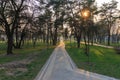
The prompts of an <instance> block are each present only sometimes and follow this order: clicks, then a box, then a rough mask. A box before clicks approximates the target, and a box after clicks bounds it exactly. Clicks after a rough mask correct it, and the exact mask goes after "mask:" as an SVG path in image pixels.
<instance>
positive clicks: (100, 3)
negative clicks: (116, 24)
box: [96, 0, 120, 9]
mask: <svg viewBox="0 0 120 80" xmlns="http://www.w3.org/2000/svg"><path fill="white" fill-rule="evenodd" d="M110 1H111V0H96V2H97V4H98V6H101V5H102V4H103V3H106V2H110ZM116 1H117V2H118V9H120V0H116Z"/></svg>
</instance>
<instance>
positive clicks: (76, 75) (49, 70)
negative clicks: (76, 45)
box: [34, 42, 116, 80]
mask: <svg viewBox="0 0 120 80" xmlns="http://www.w3.org/2000/svg"><path fill="white" fill-rule="evenodd" d="M34 80H116V79H114V78H111V77H107V76H103V75H99V74H95V73H91V72H88V71H84V70H80V69H78V68H77V67H76V66H75V64H74V63H73V61H72V60H71V58H70V57H69V55H68V54H67V52H66V50H65V46H64V43H63V42H61V44H60V45H59V46H58V47H57V48H56V49H55V50H54V52H53V53H52V55H51V56H50V58H49V59H48V61H47V63H46V64H45V65H44V67H43V68H42V70H41V71H40V72H39V74H38V75H37V77H36V78H35V79H34Z"/></svg>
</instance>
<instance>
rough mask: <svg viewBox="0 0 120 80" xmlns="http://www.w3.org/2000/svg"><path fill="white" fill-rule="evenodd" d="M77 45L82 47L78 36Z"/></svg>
mask: <svg viewBox="0 0 120 80" xmlns="http://www.w3.org/2000/svg"><path fill="white" fill-rule="evenodd" d="M77 47H78V48H80V37H77Z"/></svg>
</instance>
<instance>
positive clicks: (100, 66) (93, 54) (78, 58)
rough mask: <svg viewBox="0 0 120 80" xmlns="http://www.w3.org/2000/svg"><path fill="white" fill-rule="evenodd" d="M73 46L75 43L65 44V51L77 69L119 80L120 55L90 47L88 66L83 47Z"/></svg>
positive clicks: (113, 51) (110, 50)
mask: <svg viewBox="0 0 120 80" xmlns="http://www.w3.org/2000/svg"><path fill="white" fill-rule="evenodd" d="M74 45H75V43H74V44H73V43H71V44H70V43H67V44H66V49H67V51H68V53H69V55H70V56H71V58H72V59H73V61H74V62H75V63H76V65H77V66H78V68H80V69H85V70H87V71H91V72H95V73H99V74H103V75H107V76H111V77H115V78H119V79H120V54H117V53H116V51H115V50H114V49H108V48H103V47H98V46H90V59H89V60H90V64H88V57H87V56H86V55H85V53H84V52H85V49H84V45H81V48H77V47H75V46H74Z"/></svg>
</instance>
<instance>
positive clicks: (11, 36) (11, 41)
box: [7, 35, 13, 55]
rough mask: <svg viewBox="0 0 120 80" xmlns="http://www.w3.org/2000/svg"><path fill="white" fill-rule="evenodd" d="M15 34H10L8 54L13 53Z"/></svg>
mask: <svg viewBox="0 0 120 80" xmlns="http://www.w3.org/2000/svg"><path fill="white" fill-rule="evenodd" d="M12 49H13V35H8V41H7V55H11V54H13V52H12Z"/></svg>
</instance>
